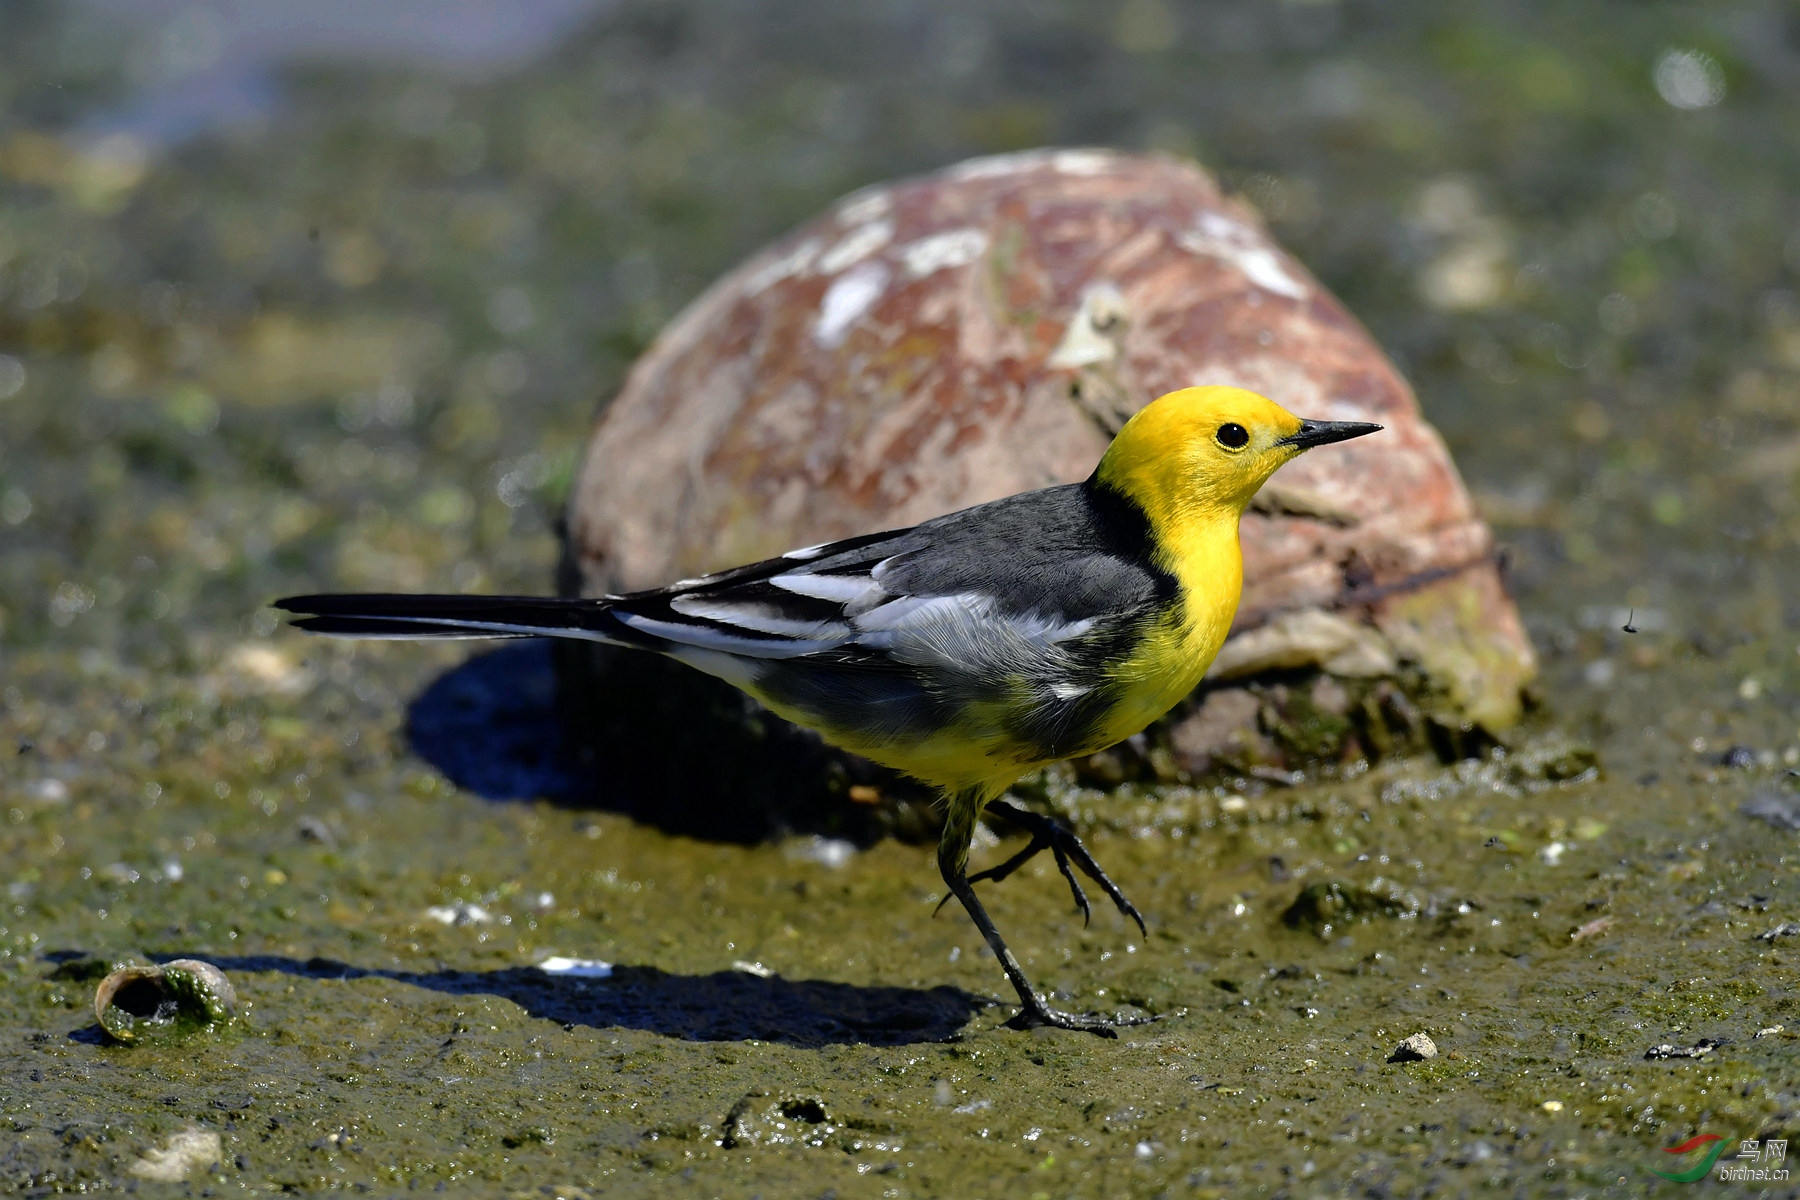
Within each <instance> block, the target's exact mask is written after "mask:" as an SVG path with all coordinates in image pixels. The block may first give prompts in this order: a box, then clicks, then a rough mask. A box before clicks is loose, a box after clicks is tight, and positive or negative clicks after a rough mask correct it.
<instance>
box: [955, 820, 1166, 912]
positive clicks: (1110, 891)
mask: <svg viewBox="0 0 1800 1200" xmlns="http://www.w3.org/2000/svg"><path fill="white" fill-rule="evenodd" d="M988 808H989V810H990V811H992V810H998V811H999V813H1000V815H1001V816H1003V817H1005V818H1006V819H1007V820H1009V821H1011V822H1012V823H1013V824H1015V825H1017V826H1019V827H1020V828H1021V829H1023V830H1025V831H1026V832H1027V833H1029V834H1031V841H1030V843H1029V844H1028V845H1026V847H1025V849H1023V850H1021V851H1019V852H1018V853H1017V854H1015V855H1013V856H1012V857H1011V858H1009V859H1007V860H1006V861H1005V862H1003V863H1001V864H1000V865H999V866H997V867H989V868H988V869H987V870H985V871H982V872H981V873H980V874H977V875H971V876H970V877H969V882H970V883H974V882H975V881H976V880H978V879H994V880H1000V879H1005V878H1006V877H1007V876H1008V875H1011V874H1012V873H1013V872H1014V871H1016V870H1018V869H1019V868H1020V867H1021V866H1023V865H1024V864H1025V863H1026V862H1027V861H1028V860H1030V859H1031V858H1033V857H1035V856H1036V855H1037V854H1039V853H1040V852H1042V851H1044V850H1049V851H1050V852H1051V853H1052V854H1054V855H1055V856H1056V866H1057V869H1058V870H1060V871H1061V872H1062V876H1063V878H1064V879H1066V880H1068V882H1069V891H1070V892H1071V893H1073V895H1074V897H1075V907H1077V908H1079V909H1080V910H1081V919H1082V923H1083V924H1084V925H1085V924H1088V923H1090V922H1091V921H1092V919H1093V909H1092V908H1091V907H1090V906H1089V904H1088V898H1087V893H1086V892H1085V891H1083V890H1082V887H1081V884H1080V882H1079V881H1077V880H1076V878H1075V872H1074V871H1073V870H1071V869H1070V867H1069V863H1070V860H1073V861H1074V864H1075V866H1077V867H1079V868H1081V873H1082V874H1083V875H1086V876H1087V877H1088V878H1089V879H1092V880H1093V881H1094V882H1095V883H1097V884H1099V885H1100V890H1101V891H1103V892H1105V893H1106V896H1107V899H1109V900H1111V901H1112V902H1113V905H1114V906H1115V907H1116V908H1118V910H1119V911H1120V912H1121V913H1124V914H1125V915H1126V916H1128V917H1130V918H1131V919H1132V920H1133V921H1134V922H1136V924H1137V927H1138V932H1139V933H1140V934H1142V935H1143V936H1145V937H1149V936H1150V930H1149V928H1148V927H1147V926H1146V925H1145V924H1144V916H1143V914H1142V913H1140V912H1139V911H1138V909H1137V905H1135V904H1133V903H1132V902H1131V901H1130V900H1127V899H1126V898H1125V893H1124V892H1121V891H1120V890H1119V887H1118V885H1117V884H1115V883H1114V882H1113V881H1112V880H1111V879H1110V878H1108V877H1107V874H1106V872H1105V871H1103V870H1101V869H1100V864H1099V863H1097V862H1095V861H1094V856H1093V855H1091V854H1089V853H1088V851H1087V847H1086V846H1084V845H1082V844H1081V839H1080V838H1079V837H1077V836H1076V835H1075V833H1074V831H1073V830H1071V829H1069V828H1068V827H1066V826H1065V825H1063V824H1062V822H1060V821H1058V820H1056V819H1055V818H1054V817H1046V816H1044V815H1043V814H1041V813H1034V812H1031V811H1030V810H1028V809H1023V808H1019V807H1017V806H1015V805H1011V804H1007V803H1004V802H1002V801H998V800H996V801H994V802H993V803H991V804H989V805H988Z"/></svg>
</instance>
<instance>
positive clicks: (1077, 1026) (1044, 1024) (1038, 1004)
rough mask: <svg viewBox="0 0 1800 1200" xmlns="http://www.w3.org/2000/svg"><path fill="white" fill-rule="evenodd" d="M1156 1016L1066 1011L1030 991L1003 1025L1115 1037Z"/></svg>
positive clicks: (1152, 1019)
mask: <svg viewBox="0 0 1800 1200" xmlns="http://www.w3.org/2000/svg"><path fill="white" fill-rule="evenodd" d="M1157 1019H1158V1018H1156V1017H1153V1016H1151V1017H1102V1016H1100V1015H1098V1014H1097V1013H1088V1014H1085V1015H1080V1014H1076V1013H1066V1012H1063V1011H1062V1010H1061V1009H1058V1008H1051V1007H1050V1006H1049V1005H1048V1004H1046V1003H1044V1000H1043V997H1041V996H1038V995H1036V994H1033V995H1032V997H1031V999H1030V1000H1028V1001H1026V1002H1025V1004H1024V1006H1023V1007H1021V1008H1020V1009H1019V1011H1018V1012H1017V1013H1016V1014H1015V1015H1014V1016H1013V1018H1012V1019H1011V1020H1009V1021H1008V1022H1006V1026H1007V1028H1009V1029H1040V1028H1048V1029H1073V1030H1076V1031H1078V1032H1081V1033H1091V1034H1094V1035H1095V1036H1096V1037H1105V1038H1116V1037H1118V1036H1119V1030H1121V1029H1129V1028H1130V1027H1131V1026H1133V1025H1148V1024H1150V1023H1151V1022H1152V1021H1155V1020H1157Z"/></svg>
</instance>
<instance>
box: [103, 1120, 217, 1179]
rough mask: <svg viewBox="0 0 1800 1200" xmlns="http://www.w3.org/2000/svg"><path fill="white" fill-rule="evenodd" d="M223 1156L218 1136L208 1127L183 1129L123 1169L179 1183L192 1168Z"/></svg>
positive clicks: (139, 1174) (150, 1177)
mask: <svg viewBox="0 0 1800 1200" xmlns="http://www.w3.org/2000/svg"><path fill="white" fill-rule="evenodd" d="M222 1157H224V1147H223V1146H222V1145H221V1143H220V1139H219V1135H218V1134H216V1133H214V1132H212V1131H211V1130H204V1129H184V1130H182V1131H181V1132H180V1133H177V1134H175V1135H173V1136H172V1137H170V1138H169V1140H168V1141H167V1142H165V1143H164V1144H163V1145H162V1146H160V1147H158V1148H156V1149H152V1150H148V1151H146V1152H145V1153H144V1156H143V1157H142V1158H140V1159H138V1160H137V1161H135V1162H133V1163H132V1164H131V1165H130V1166H129V1167H127V1168H126V1170H128V1171H130V1172H131V1174H133V1175H136V1176H137V1177H138V1178H139V1179H148V1180H151V1181H152V1182H155V1183H180V1182H181V1181H182V1180H184V1179H186V1178H187V1177H188V1175H189V1174H190V1173H191V1172H192V1171H193V1170H194V1168H196V1167H208V1166H211V1165H212V1164H213V1163H216V1162H218V1161H219V1160H220V1159H221V1158H222Z"/></svg>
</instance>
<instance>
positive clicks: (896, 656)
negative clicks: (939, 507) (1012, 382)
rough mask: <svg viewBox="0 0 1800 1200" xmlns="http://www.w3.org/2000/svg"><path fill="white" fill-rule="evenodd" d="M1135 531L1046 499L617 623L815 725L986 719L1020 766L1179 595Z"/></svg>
mask: <svg viewBox="0 0 1800 1200" xmlns="http://www.w3.org/2000/svg"><path fill="white" fill-rule="evenodd" d="M1138 521H1141V518H1138V517H1136V516H1135V514H1134V513H1133V512H1131V511H1119V512H1111V511H1109V510H1108V506H1107V500H1106V498H1105V497H1102V499H1101V501H1100V502H1099V503H1096V502H1095V499H1094V497H1093V495H1092V493H1091V492H1090V491H1088V489H1086V488H1085V487H1084V486H1082V485H1074V486H1071V487H1066V488H1050V489H1046V490H1044V491H1040V492H1030V493H1026V494H1024V495H1021V496H1014V497H1010V498H1009V499H1006V500H1002V501H997V502H995V503H993V504H988V505H981V506H978V507H976V508H972V509H965V510H963V511H961V512H957V513H952V514H950V515H949V516H946V517H940V518H936V519H934V520H932V521H927V522H925V523H924V524H922V525H918V526H915V527H913V528H911V529H905V530H898V531H894V532H891V533H885V534H875V535H871V536H869V537H864V538H856V539H851V540H850V541H847V542H837V543H831V544H827V545H823V546H814V547H808V548H806V549H803V550H795V551H791V552H790V553H788V554H787V555H784V556H783V557H782V558H780V559H772V560H769V561H768V562H764V563H757V564H754V565H752V566H749V567H743V568H739V569H737V570H735V571H728V572H724V573H722V574H720V575H716V576H709V577H707V578H704V579H697V580H688V581H684V582H683V583H681V584H677V585H676V586H674V587H672V588H665V589H662V590H661V591H658V592H654V593H638V594H635V595H632V596H627V597H621V598H619V599H618V600H616V601H614V602H613V604H612V605H611V607H610V616H611V617H612V618H613V619H615V620H617V621H619V622H620V623H621V624H623V625H624V626H625V627H627V628H628V629H630V630H631V631H633V632H634V633H635V634H637V635H639V636H642V637H644V638H646V639H654V641H656V642H660V643H662V644H661V645H660V646H659V647H658V648H660V649H662V650H663V652H664V653H666V654H669V655H671V656H672V657H675V658H678V659H680V660H682V661H684V662H687V663H689V664H690V665H693V666H695V667H698V668H700V669H701V670H705V671H708V672H710V673H712V674H717V675H720V676H722V677H724V678H726V679H729V680H731V681H732V682H734V683H738V684H739V685H740V686H745V687H747V688H749V689H750V690H752V691H753V692H756V693H758V694H761V695H763V696H765V697H766V698H768V699H770V700H772V701H773V702H775V703H777V704H778V705H780V706H782V707H785V708H787V709H788V710H790V711H794V712H797V713H799V714H802V715H803V716H805V717H807V718H808V719H809V723H813V724H817V725H821V726H826V727H829V726H830V725H832V724H833V723H834V721H841V720H842V719H843V715H844V713H845V712H846V711H847V710H849V709H854V710H855V712H856V714H857V718H856V719H857V720H858V721H859V722H861V723H862V727H863V728H869V729H873V730H874V731H875V733H876V736H877V737H878V738H879V737H888V738H906V737H919V736H924V735H927V734H929V733H930V732H932V731H934V730H937V729H942V728H944V727H945V726H947V725H948V724H950V723H951V722H952V721H954V720H956V719H958V715H959V714H967V713H969V712H971V711H977V710H991V711H994V712H1003V713H1006V714H1010V715H1009V716H1008V717H1007V718H1006V719H1007V720H1008V721H1010V722H1012V725H1011V726H1009V727H1008V728H1006V729H1003V730H994V731H990V732H992V733H994V734H995V736H1003V737H1005V738H1010V739H1011V740H1012V741H1013V742H1015V743H1017V744H1018V745H1019V747H1020V749H1019V751H1018V753H1019V754H1020V755H1021V757H1041V758H1050V757H1057V756H1059V755H1060V754H1063V753H1071V752H1074V751H1075V750H1076V749H1078V748H1079V747H1080V746H1081V745H1084V744H1085V743H1084V739H1086V738H1088V737H1090V736H1091V730H1092V728H1093V727H1094V726H1095V725H1096V723H1097V722H1098V721H1099V720H1100V719H1101V717H1102V716H1103V715H1104V713H1105V711H1106V709H1107V708H1108V704H1109V695H1108V693H1107V689H1106V687H1105V686H1104V685H1103V683H1102V681H1103V680H1104V679H1105V678H1106V673H1105V671H1104V669H1103V668H1104V666H1105V665H1106V664H1107V663H1109V662H1111V661H1114V660H1115V659H1116V658H1117V657H1120V656H1122V655H1123V654H1125V653H1128V652H1129V649H1130V646H1131V645H1132V644H1133V643H1134V642H1135V640H1136V639H1137V638H1139V637H1141V636H1142V634H1143V630H1144V628H1145V626H1146V625H1147V623H1148V621H1149V620H1150V618H1152V617H1153V616H1154V615H1156V614H1157V613H1159V612H1161V611H1162V609H1163V607H1164V606H1165V605H1166V604H1167V603H1169V602H1171V600H1172V598H1173V596H1174V594H1175V584H1174V580H1173V579H1172V578H1170V577H1168V576H1167V575H1166V574H1164V573H1162V572H1160V571H1158V570H1157V569H1156V568H1155V567H1154V566H1153V565H1151V560H1150V556H1149V553H1148V543H1147V537H1148V534H1147V527H1140V526H1139V525H1138V523H1137V522H1138Z"/></svg>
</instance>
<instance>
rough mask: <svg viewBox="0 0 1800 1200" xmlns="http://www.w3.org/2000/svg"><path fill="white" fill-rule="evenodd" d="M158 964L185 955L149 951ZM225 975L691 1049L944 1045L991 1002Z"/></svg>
mask: <svg viewBox="0 0 1800 1200" xmlns="http://www.w3.org/2000/svg"><path fill="white" fill-rule="evenodd" d="M151 957H152V958H153V959H155V960H156V961H159V962H166V961H169V960H171V959H175V958H182V957H191V956H189V955H182V954H156V955H152V956H151ZM204 957H205V960H206V961H207V962H210V963H212V964H213V965H214V966H215V967H218V968H219V969H220V970H222V971H226V972H234V971H235V972H252V973H253V972H266V971H277V972H281V973H282V974H286V975H297V976H301V977H303V978H309V979H391V980H394V981H396V982H399V983H405V984H410V985H412V986H414V987H421V988H427V989H429V990H431V991H434V992H443V993H445V994H447V995H453V996H465V995H488V996H500V997H502V998H504V999H507V1000H511V1001H512V1002H513V1003H514V1004H517V1005H518V1006H519V1007H520V1008H522V1009H524V1010H525V1011H526V1012H527V1013H529V1014H530V1015H531V1016H533V1017H536V1018H539V1019H540V1020H546V1021H555V1022H557V1023H558V1024H560V1025H562V1026H563V1027H564V1028H573V1027H575V1026H577V1025H586V1026H591V1027H594V1028H600V1029H611V1028H626V1029H641V1030H645V1031H647V1032H650V1033H656V1034H660V1035H662V1036H664V1037H671V1038H679V1039H681V1040H683V1041H690V1042H740V1041H750V1040H755V1041H764V1042H780V1043H782V1044H784V1045H790V1046H808V1047H811V1046H826V1045H837V1044H845V1043H859V1044H863V1045H871V1046H901V1045H909V1044H912V1043H916V1042H943V1041H948V1040H950V1039H952V1038H954V1037H956V1036H957V1034H958V1033H959V1032H960V1031H961V1029H962V1028H963V1026H965V1025H966V1024H968V1022H969V1019H970V1018H971V1017H972V1016H974V1014H975V1013H976V1012H978V1011H980V1010H981V1009H983V1008H987V1007H989V1006H990V1005H991V1004H992V1003H993V1002H992V1001H989V1000H985V999H983V998H981V997H979V996H975V995H973V994H971V993H969V992H965V991H962V990H961V989H959V988H953V987H935V988H931V989H929V990H926V989H920V988H906V987H862V986H858V985H856V984H849V983H833V982H831V981H828V980H820V979H801V980H788V979H783V978H781V977H780V976H766V977H765V976H761V975H753V974H751V973H749V972H747V971H715V972H713V973H712V974H710V975H677V974H673V973H671V972H668V971H662V970H659V969H657V968H656V967H638V966H617V967H614V968H613V970H612V974H611V975H610V976H608V977H606V978H572V977H569V976H566V975H557V974H553V973H551V972H548V971H544V970H540V969H539V968H537V967H502V968H500V969H498V970H493V971H453V970H443V971H394V970H384V969H378V968H369V967H358V966H353V965H351V964H349V963H344V962H338V961H336V960H335V959H329V958H309V959H305V960H301V959H296V958H287V957H283V956H281V955H239V956H214V955H206V956H204Z"/></svg>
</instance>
